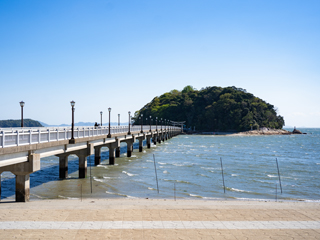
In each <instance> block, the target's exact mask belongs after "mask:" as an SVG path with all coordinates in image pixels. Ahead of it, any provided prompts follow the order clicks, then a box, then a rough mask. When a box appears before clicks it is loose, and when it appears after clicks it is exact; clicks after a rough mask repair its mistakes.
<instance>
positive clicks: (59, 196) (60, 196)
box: [58, 195, 79, 200]
mask: <svg viewBox="0 0 320 240" xmlns="http://www.w3.org/2000/svg"><path fill="white" fill-rule="evenodd" d="M58 198H63V199H71V200H72V199H79V198H72V197H65V196H62V195H58Z"/></svg>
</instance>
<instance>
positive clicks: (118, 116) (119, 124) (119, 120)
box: [118, 114, 120, 126]
mask: <svg viewBox="0 0 320 240" xmlns="http://www.w3.org/2000/svg"><path fill="white" fill-rule="evenodd" d="M118 126H120V114H118Z"/></svg>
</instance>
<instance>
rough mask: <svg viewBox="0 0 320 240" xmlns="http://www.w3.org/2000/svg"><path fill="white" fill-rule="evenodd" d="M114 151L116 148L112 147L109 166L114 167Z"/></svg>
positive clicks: (110, 148)
mask: <svg viewBox="0 0 320 240" xmlns="http://www.w3.org/2000/svg"><path fill="white" fill-rule="evenodd" d="M110 145H111V144H110ZM114 149H115V148H114V147H111V146H110V147H109V165H114V159H115V155H114Z"/></svg>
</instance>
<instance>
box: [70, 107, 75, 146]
mask: <svg viewBox="0 0 320 240" xmlns="http://www.w3.org/2000/svg"><path fill="white" fill-rule="evenodd" d="M70 104H71V111H72V123H71V139H70V140H69V143H70V144H74V143H75V140H74V106H75V105H76V102H75V101H71V102H70Z"/></svg>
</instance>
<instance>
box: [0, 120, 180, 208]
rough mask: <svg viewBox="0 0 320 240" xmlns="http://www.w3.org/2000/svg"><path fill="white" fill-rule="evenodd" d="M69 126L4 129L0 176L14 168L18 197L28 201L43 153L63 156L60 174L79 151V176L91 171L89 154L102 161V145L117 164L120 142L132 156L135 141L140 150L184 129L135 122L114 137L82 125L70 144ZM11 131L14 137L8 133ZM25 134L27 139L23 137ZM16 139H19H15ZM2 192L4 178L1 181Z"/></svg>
mask: <svg viewBox="0 0 320 240" xmlns="http://www.w3.org/2000/svg"><path fill="white" fill-rule="evenodd" d="M69 131H70V129H68V128H63V129H61V128H57V129H47V128H39V129H36V130H35V129H32V130H28V131H25V130H24V129H20V128H19V129H16V130H14V131H13V130H10V131H0V140H1V141H0V143H1V144H0V180H1V173H2V172H5V171H9V172H12V173H13V174H14V175H15V176H16V201H18V202H25V201H28V200H29V197H30V174H31V173H33V172H35V171H38V170H40V159H41V158H42V157H48V156H53V155H55V156H57V157H59V178H61V179H65V178H67V177H68V157H69V156H70V155H76V156H78V158H79V178H85V177H86V175H87V157H88V156H90V155H92V154H95V160H94V161H95V165H98V164H100V163H101V148H102V147H108V148H109V163H110V165H113V164H115V157H120V142H126V144H127V157H131V155H132V151H133V143H134V142H135V141H136V139H138V140H139V152H142V151H143V140H145V139H146V140H147V147H148V148H150V147H151V141H152V142H153V143H154V144H157V142H159V143H160V142H161V140H162V141H163V136H166V135H167V136H168V137H169V136H176V135H178V134H179V133H180V132H181V129H180V128H177V127H175V128H173V129H172V131H168V129H167V130H165V129H163V130H160V129H157V127H156V126H152V127H151V131H150V130H149V127H148V128H147V131H144V132H141V128H140V126H133V127H132V128H131V134H130V135H128V134H127V133H128V131H127V129H126V128H123V127H119V129H116V128H113V129H112V137H109V138H108V136H107V133H108V132H109V131H108V129H106V128H101V129H100V130H99V131H97V130H96V129H91V128H85V127H80V128H77V129H76V132H77V134H75V139H76V141H75V142H74V143H73V144H70V142H69V139H68V132H69ZM7 134H10V136H11V138H8V137H6V136H7ZM22 136H23V139H24V141H19V140H20V139H21V137H22ZM12 139H15V141H13V140H12ZM0 196H1V182H0Z"/></svg>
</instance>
